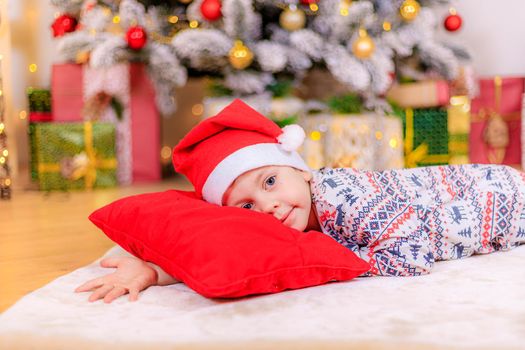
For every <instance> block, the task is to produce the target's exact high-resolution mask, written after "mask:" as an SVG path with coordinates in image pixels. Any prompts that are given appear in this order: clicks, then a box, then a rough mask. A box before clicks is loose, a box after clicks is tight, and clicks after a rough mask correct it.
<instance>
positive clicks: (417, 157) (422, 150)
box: [405, 108, 449, 168]
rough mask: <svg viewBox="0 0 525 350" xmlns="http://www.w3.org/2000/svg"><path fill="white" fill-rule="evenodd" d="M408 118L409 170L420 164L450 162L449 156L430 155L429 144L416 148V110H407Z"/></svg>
mask: <svg viewBox="0 0 525 350" xmlns="http://www.w3.org/2000/svg"><path fill="white" fill-rule="evenodd" d="M405 116H406V137H405V166H406V167H407V168H415V167H417V165H418V163H420V162H423V161H424V162H426V163H446V162H448V160H449V155H448V154H432V155H429V154H428V144H427V143H426V142H422V143H421V144H420V145H419V146H417V147H416V149H413V148H414V110H413V109H412V108H407V109H406V110H405Z"/></svg>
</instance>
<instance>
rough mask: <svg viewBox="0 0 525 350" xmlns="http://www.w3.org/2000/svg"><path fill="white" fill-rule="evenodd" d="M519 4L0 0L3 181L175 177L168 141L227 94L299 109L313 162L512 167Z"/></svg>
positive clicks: (524, 52) (289, 119)
mask: <svg viewBox="0 0 525 350" xmlns="http://www.w3.org/2000/svg"><path fill="white" fill-rule="evenodd" d="M524 12H525V2H523V1H520V0H501V1H483V2H482V4H481V2H480V1H475V0H457V1H441V0H439V1H437V0H436V1H424V0H421V1H416V0H391V1H387V0H369V1H365V0H361V1H356V0H354V1H351V0H282V1H271V0H222V1H220V0H172V1H136V0H107V1H90V0H86V1H80V0H69V1H67V0H52V1H44V0H17V1H14V0H10V1H7V0H1V1H0V18H1V26H0V54H1V55H2V59H1V72H0V73H1V83H2V85H1V87H0V89H1V92H2V93H1V96H0V97H1V98H2V103H1V106H2V108H1V112H2V117H1V118H2V119H1V120H0V123H1V124H0V156H1V159H0V188H1V190H2V198H5V199H8V198H10V197H12V196H13V192H15V193H16V191H26V190H42V191H45V192H47V191H55V190H60V191H64V190H66V191H69V190H70V189H86V188H97V187H112V186H128V185H132V184H138V183H143V182H156V181H161V180H162V179H165V178H169V177H172V176H175V174H174V172H173V170H172V169H171V162H170V161H171V160H170V155H171V149H172V147H173V146H174V145H175V144H176V143H177V142H178V141H179V140H180V139H181V138H182V137H183V136H184V135H185V133H187V132H188V130H189V129H190V128H191V127H192V126H194V125H195V124H196V123H198V122H199V121H200V120H202V119H203V118H206V117H208V116H210V115H213V114H215V113H217V112H218V111H219V110H220V109H221V108H222V107H224V106H225V105H226V104H227V103H228V102H229V101H231V100H232V99H233V98H243V99H244V100H245V101H247V102H248V103H249V104H250V105H252V106H253V107H254V108H256V109H258V110H259V111H261V112H262V113H264V114H265V115H267V116H268V117H270V118H272V119H274V120H275V121H276V122H278V123H279V124H281V125H286V124H288V123H300V124H301V125H302V126H303V127H304V128H305V130H306V131H307V139H306V142H305V144H304V146H303V148H302V152H303V156H304V157H305V158H306V159H307V161H308V163H309V165H310V166H311V167H314V168H317V167H322V166H352V167H359V168H369V169H387V168H393V167H395V168H399V167H414V166H421V165H433V164H461V163H469V162H482V163H484V162H491V163H503V164H510V165H512V166H515V167H521V164H522V146H521V142H522V141H521V140H522V136H521V135H522V134H521V107H522V94H523V88H524V80H523V77H524V76H525V64H524V63H523V62H524V61H523V57H524V56H525V46H524V45H522V44H519V43H520V42H522V38H523V35H524V34H525V22H523V21H522V20H521V19H522V15H523V13H524ZM516 43H517V44H516ZM516 45H517V46H516ZM88 131H89V134H88Z"/></svg>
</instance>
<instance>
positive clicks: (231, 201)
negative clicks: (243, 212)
mask: <svg viewBox="0 0 525 350" xmlns="http://www.w3.org/2000/svg"><path fill="white" fill-rule="evenodd" d="M311 178H312V174H311V173H309V172H306V171H301V170H297V169H295V168H292V167H289V166H265V167H261V168H257V169H254V170H250V171H248V172H246V173H244V174H242V175H241V176H239V177H238V178H237V179H235V181H234V182H233V184H232V185H231V186H230V187H229V188H228V190H227V191H226V192H225V193H224V197H223V200H222V202H223V205H225V206H229V207H240V208H246V209H250V210H255V211H258V212H261V213H266V214H271V215H273V216H274V217H276V218H277V219H278V220H280V221H281V222H282V223H283V224H284V225H286V226H289V227H292V228H294V229H296V230H299V231H304V230H305V229H306V228H307V226H308V224H309V218H310V215H311V209H312V200H311V197H310V185H309V183H308V182H309V181H310V180H311ZM314 215H315V214H314Z"/></svg>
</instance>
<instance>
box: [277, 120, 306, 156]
mask: <svg viewBox="0 0 525 350" xmlns="http://www.w3.org/2000/svg"><path fill="white" fill-rule="evenodd" d="M282 130H283V133H282V134H281V135H279V136H277V141H279V143H280V144H281V147H282V148H283V149H284V150H285V151H288V152H291V151H297V150H298V149H299V147H301V145H302V144H303V142H304V138H305V137H306V134H305V133H304V130H303V128H301V127H300V126H299V125H297V124H292V125H286V126H285V127H284V128H282Z"/></svg>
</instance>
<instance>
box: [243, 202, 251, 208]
mask: <svg viewBox="0 0 525 350" xmlns="http://www.w3.org/2000/svg"><path fill="white" fill-rule="evenodd" d="M241 208H243V209H252V208H253V204H252V203H244V204H243V205H241Z"/></svg>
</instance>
